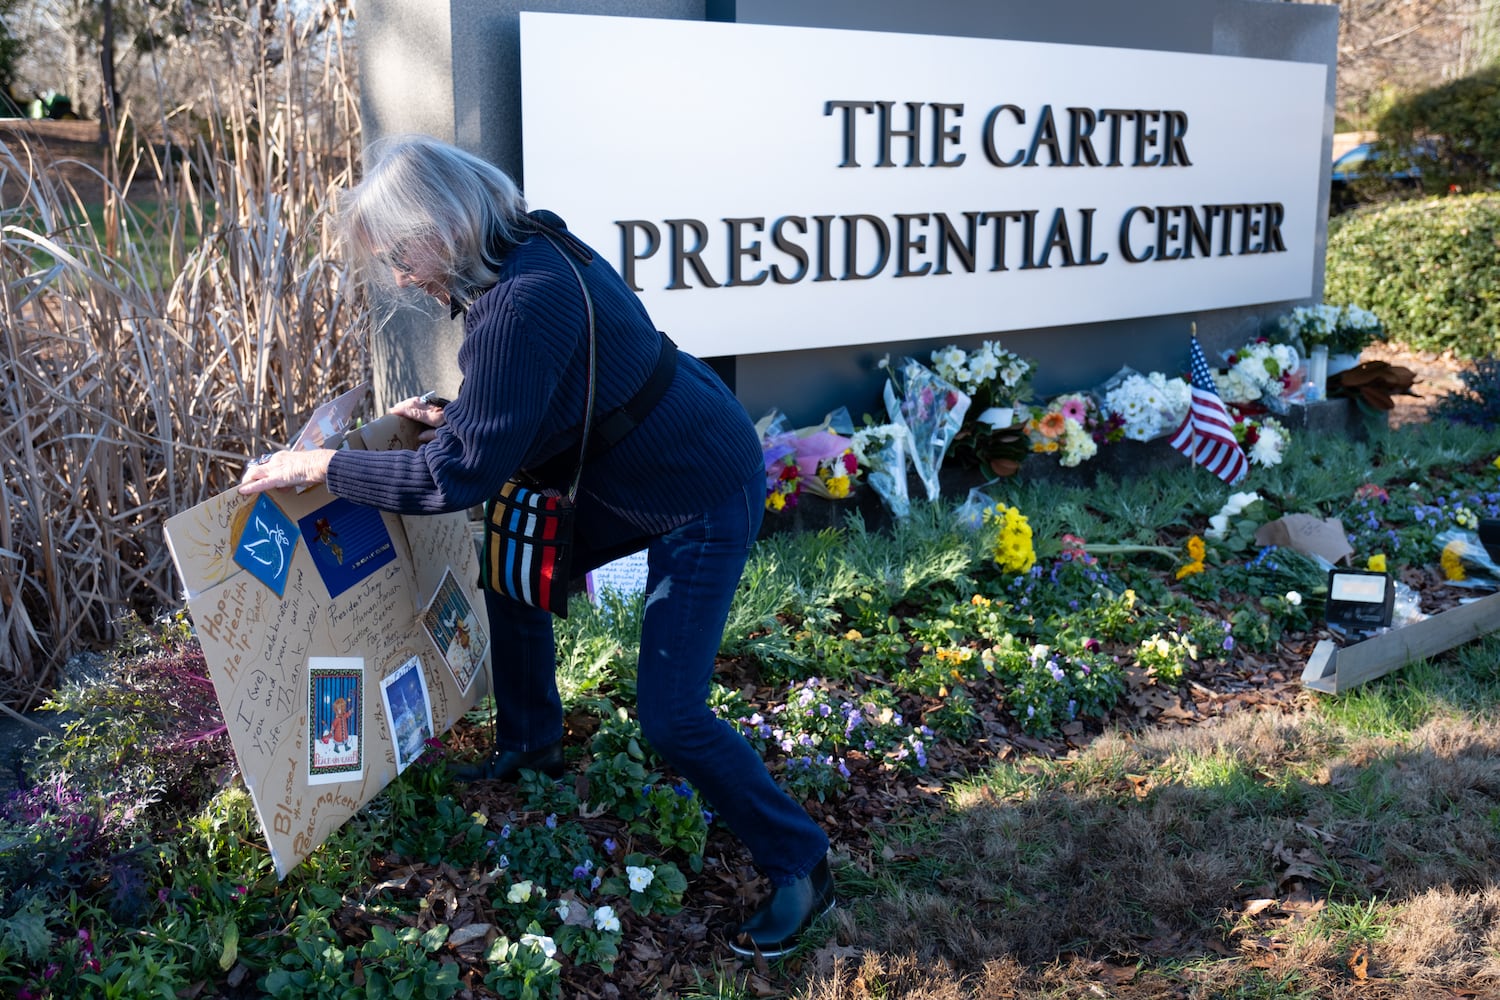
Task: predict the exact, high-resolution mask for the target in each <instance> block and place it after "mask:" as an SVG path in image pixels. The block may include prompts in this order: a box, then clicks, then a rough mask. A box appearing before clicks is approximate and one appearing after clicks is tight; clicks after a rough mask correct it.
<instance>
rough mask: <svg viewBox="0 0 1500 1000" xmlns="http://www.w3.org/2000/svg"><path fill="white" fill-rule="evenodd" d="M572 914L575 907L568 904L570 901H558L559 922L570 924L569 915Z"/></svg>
mask: <svg viewBox="0 0 1500 1000" xmlns="http://www.w3.org/2000/svg"><path fill="white" fill-rule="evenodd" d="M572 912H573V907H572V906H571V905H570V904H569V903H568V901H567V900H566V899H559V900H558V901H557V919H558V920H561V921H562V922H563V923H567V922H568V914H569V913H572Z"/></svg>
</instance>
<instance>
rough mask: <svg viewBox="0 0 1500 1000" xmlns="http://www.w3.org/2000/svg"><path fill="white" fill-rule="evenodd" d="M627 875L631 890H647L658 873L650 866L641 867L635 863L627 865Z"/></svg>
mask: <svg viewBox="0 0 1500 1000" xmlns="http://www.w3.org/2000/svg"><path fill="white" fill-rule="evenodd" d="M625 876H626V877H627V878H628V879H630V891H631V892H645V891H646V887H647V886H648V885H650V884H651V883H652V881H654V880H655V878H656V873H655V872H653V871H652V870H651V869H650V868H639V867H637V866H635V865H626V866H625Z"/></svg>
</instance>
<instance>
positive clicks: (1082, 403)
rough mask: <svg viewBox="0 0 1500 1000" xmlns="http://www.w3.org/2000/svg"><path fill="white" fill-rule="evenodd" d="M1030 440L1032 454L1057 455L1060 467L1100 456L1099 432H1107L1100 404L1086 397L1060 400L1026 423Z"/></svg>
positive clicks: (1068, 397)
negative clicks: (1095, 437) (1100, 411)
mask: <svg viewBox="0 0 1500 1000" xmlns="http://www.w3.org/2000/svg"><path fill="white" fill-rule="evenodd" d="M1025 429H1026V439H1027V441H1029V442H1030V444H1031V450H1032V451H1034V452H1038V453H1040V454H1055V455H1057V460H1058V463H1059V464H1061V465H1064V466H1068V467H1072V466H1075V465H1078V464H1080V463H1082V462H1086V461H1088V460H1089V459H1091V458H1093V457H1094V456H1095V455H1096V454H1098V452H1099V444H1098V442H1097V441H1096V440H1095V439H1094V434H1095V432H1096V431H1098V432H1100V433H1101V434H1103V433H1105V432H1106V424H1105V421H1104V420H1103V418H1102V417H1101V416H1100V413H1099V407H1098V404H1096V403H1095V402H1094V400H1093V398H1092V397H1090V396H1088V395H1085V394H1084V393H1079V392H1074V393H1068V394H1067V395H1063V396H1058V397H1056V398H1055V399H1053V400H1052V401H1051V402H1050V403H1048V404H1047V406H1046V408H1044V409H1042V410H1040V411H1038V412H1035V413H1033V414H1032V415H1031V419H1029V420H1027V421H1026V427H1025Z"/></svg>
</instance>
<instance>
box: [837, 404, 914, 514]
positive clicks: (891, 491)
mask: <svg viewBox="0 0 1500 1000" xmlns="http://www.w3.org/2000/svg"><path fill="white" fill-rule="evenodd" d="M850 444H851V447H852V450H853V452H854V458H855V461H856V462H858V463H859V468H860V470H861V471H862V472H863V473H864V477H865V482H866V483H868V484H869V487H870V489H872V490H874V491H875V495H876V496H878V497H880V500H881V502H882V503H884V504H885V505H886V507H887V508H888V509H889V510H890V512H891V514H892V515H893V516H895V517H898V518H902V517H905V516H906V515H907V514H910V513H911V497H910V495H909V494H908V493H907V489H906V452H907V447H908V437H907V430H906V427H905V425H903V424H876V425H872V426H869V427H862V428H860V429H859V430H857V431H855V432H854V434H853V436H852V437H851V438H850Z"/></svg>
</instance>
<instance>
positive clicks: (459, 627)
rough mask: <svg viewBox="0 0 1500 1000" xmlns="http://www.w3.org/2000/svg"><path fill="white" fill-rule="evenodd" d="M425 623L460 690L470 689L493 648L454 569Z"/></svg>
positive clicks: (428, 609) (434, 598)
mask: <svg viewBox="0 0 1500 1000" xmlns="http://www.w3.org/2000/svg"><path fill="white" fill-rule="evenodd" d="M422 627H423V628H425V629H426V630H427V634H428V635H429V636H431V637H432V643H433V645H435V646H436V647H437V649H438V652H439V653H441V654H442V657H443V662H444V663H446V664H447V665H448V669H449V670H450V671H451V672H452V674H453V682H454V683H455V684H457V685H458V690H459V692H460V693H468V690H469V687H470V686H471V685H472V684H473V683H474V677H475V675H476V674H478V673H479V665H480V664H481V663H483V662H484V654H485V652H486V651H487V650H488V649H489V637H488V636H487V635H486V634H485V628H484V624H483V623H482V622H481V621H480V618H479V615H478V614H476V613H475V611H474V605H473V604H471V603H470V602H469V595H468V594H467V593H466V592H465V591H464V588H463V587H462V586H460V585H459V582H458V578H457V577H456V576H454V575H453V570H452V569H449V570H447V571H446V572H445V573H444V574H443V581H442V583H440V584H438V589H437V592H436V593H434V594H433V595H432V600H431V601H429V602H428V604H427V607H426V608H425V609H424V610H423V611H422Z"/></svg>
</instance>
